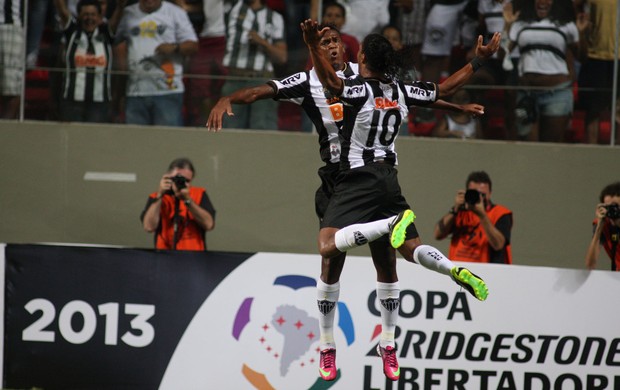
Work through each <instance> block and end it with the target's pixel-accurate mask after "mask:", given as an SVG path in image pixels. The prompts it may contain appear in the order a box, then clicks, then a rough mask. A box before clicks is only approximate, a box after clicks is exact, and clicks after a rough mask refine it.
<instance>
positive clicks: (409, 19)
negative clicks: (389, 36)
mask: <svg viewBox="0 0 620 390" xmlns="http://www.w3.org/2000/svg"><path fill="white" fill-rule="evenodd" d="M430 5H431V2H430V0H415V1H414V0H391V1H390V8H389V10H390V25H391V26H396V27H397V28H398V29H399V30H400V32H401V35H402V36H401V41H402V42H403V44H405V45H408V46H411V47H412V48H413V52H412V60H413V64H414V65H415V66H416V68H418V69H420V68H421V66H422V54H421V50H422V42H424V23H425V21H426V15H427V13H428V10H429V8H430Z"/></svg>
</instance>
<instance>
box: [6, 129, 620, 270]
mask: <svg viewBox="0 0 620 390" xmlns="http://www.w3.org/2000/svg"><path fill="white" fill-rule="evenodd" d="M397 143H398V146H397V150H398V153H399V160H400V165H399V172H400V182H401V186H402V187H403V192H404V194H405V195H406V196H407V200H408V201H409V203H410V204H411V206H412V208H413V209H414V211H415V212H416V214H417V216H418V219H417V221H416V225H417V226H418V230H419V231H420V233H421V236H422V239H423V241H424V242H426V243H428V244H431V245H435V246H437V247H438V248H439V249H441V250H444V251H447V247H448V241H447V240H444V241H441V242H437V241H436V240H434V239H433V237H432V231H433V226H434V224H435V222H436V221H437V220H438V219H439V218H440V216H442V215H443V214H444V213H445V212H446V211H447V210H448V208H449V207H451V205H452V203H453V199H454V194H455V192H456V190H457V189H459V188H463V187H464V181H465V178H466V176H467V175H468V174H469V172H470V171H472V170H486V171H487V172H488V173H489V174H490V175H491V178H492V179H493V190H494V191H493V200H494V201H495V202H496V203H501V204H504V205H506V206H508V207H509V208H511V209H512V210H513V212H514V227H513V234H512V243H513V255H514V262H515V264H523V265H543V266H554V267H567V268H582V267H583V258H584V255H585V251H586V248H587V245H588V242H589V239H590V236H591V221H592V219H593V216H594V207H595V205H596V203H597V202H598V199H597V198H598V194H599V192H600V190H601V189H602V187H603V186H604V185H606V184H608V183H610V182H612V181H616V180H620V177H618V174H617V171H615V168H616V167H617V166H618V162H619V161H620V150H619V149H618V148H611V147H607V146H589V145H560V144H552V145H545V144H535V143H518V142H517V143H515V142H498V141H460V140H441V139H424V138H408V137H401V138H399V140H398V141H397ZM181 156H187V157H189V158H191V159H192V160H193V161H194V164H195V166H196V170H197V176H196V178H195V179H194V183H193V184H194V185H198V186H204V187H206V188H207V191H208V192H209V195H210V197H211V199H212V201H213V203H214V205H215V207H216V209H217V218H216V228H215V230H214V231H212V232H211V233H209V234H208V245H209V248H210V249H212V250H219V251H241V252H255V251H270V252H292V253H315V252H316V235H317V228H318V222H317V220H316V217H315V215H314V191H315V189H316V188H317V186H318V184H319V180H318V177H317V175H316V169H317V168H318V167H319V166H320V165H321V163H320V160H319V157H318V143H317V138H316V136H315V135H311V134H301V133H287V132H259V131H241V130H239V131H237V130H226V131H223V132H221V133H209V132H207V131H206V130H204V129H200V128H163V127H136V126H120V125H87V124H68V123H47V122H25V123H15V122H0V167H1V168H2V172H3V180H2V184H1V185H0V220H1V221H2V223H1V224H0V242H10V243H40V242H62V243H90V244H104V245H119V246H129V247H137V248H149V247H151V246H152V237H151V235H149V234H147V233H145V232H144V231H143V230H142V227H141V224H140V221H139V215H140V212H141V211H142V208H143V207H144V204H145V202H146V198H147V196H148V194H149V193H150V192H152V191H155V190H156V189H157V186H158V182H159V179H160V177H161V175H162V174H163V173H164V172H165V170H166V168H167V165H168V163H169V162H170V161H171V160H172V159H174V158H176V157H181ZM87 172H91V173H92V172H95V173H97V172H99V173H100V172H108V173H110V172H111V173H122V174H125V175H120V178H121V179H123V178H124V179H126V180H127V181H116V182H114V181H97V180H85V175H86V173H87ZM132 177H135V180H133V179H132ZM352 254H354V255H361V256H367V255H368V250H367V248H366V247H362V248H359V249H356V250H354V251H352ZM317 266H318V265H317ZM599 268H600V269H609V259H608V258H607V256H606V255H604V254H602V256H601V259H600V261H599Z"/></svg>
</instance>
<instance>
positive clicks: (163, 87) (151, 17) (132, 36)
mask: <svg viewBox="0 0 620 390" xmlns="http://www.w3.org/2000/svg"><path fill="white" fill-rule="evenodd" d="M116 41H117V43H118V44H119V45H120V46H119V48H120V49H119V50H117V52H118V53H119V55H120V56H121V60H120V62H119V67H120V68H121V69H123V70H124V69H125V68H127V69H129V71H130V72H129V80H128V81H127V100H126V107H125V115H126V122H127V123H132V124H142V125H164V126H182V125H183V115H182V112H183V92H184V90H185V88H184V85H183V61H184V59H185V57H188V56H192V55H194V54H195V53H196V52H197V51H198V37H197V36H196V33H195V32H194V29H193V27H192V24H191V23H190V20H189V17H188V16H187V13H186V12H185V11H184V10H183V9H182V8H181V7H179V6H177V5H175V4H172V3H170V2H167V1H163V0H139V1H138V3H136V4H133V5H130V6H127V7H126V8H125V10H124V12H123V17H122V19H121V22H120V25H119V27H118V33H117V40H116Z"/></svg>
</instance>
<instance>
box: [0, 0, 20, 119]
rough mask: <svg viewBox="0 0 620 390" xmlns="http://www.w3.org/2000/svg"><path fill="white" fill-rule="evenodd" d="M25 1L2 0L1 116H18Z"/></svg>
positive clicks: (0, 27)
mask: <svg viewBox="0 0 620 390" xmlns="http://www.w3.org/2000/svg"><path fill="white" fill-rule="evenodd" d="M21 10H22V2H21V1H11V0H0V118H2V119H17V118H18V116H19V98H20V96H21V94H22V73H23V69H24V64H23V59H24V54H23V53H24V48H23V46H24V28H23V26H24V24H23V21H22V11H21Z"/></svg>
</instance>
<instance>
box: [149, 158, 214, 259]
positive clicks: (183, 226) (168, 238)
mask: <svg viewBox="0 0 620 390" xmlns="http://www.w3.org/2000/svg"><path fill="white" fill-rule="evenodd" d="M194 175H195V170H194V165H193V164H192V162H191V161H190V160H189V159H187V158H178V159H176V160H174V161H173V162H171V163H170V166H169V167H168V172H166V173H165V174H164V175H163V176H162V178H161V180H160V181H159V189H158V190H157V192H154V193H152V194H151V195H150V196H149V198H148V200H147V202H146V206H145V207H144V210H143V211H142V214H141V215H140V220H141V221H142V226H143V227H144V230H146V231H147V232H149V233H155V248H156V249H169V250H193V251H205V250H207V242H206V232H208V231H210V230H213V228H214V227H215V209H214V208H213V205H212V204H211V200H210V199H209V196H208V195H207V191H206V190H205V189H204V188H201V187H193V186H191V185H190V183H191V181H192V180H193V178H194Z"/></svg>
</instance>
